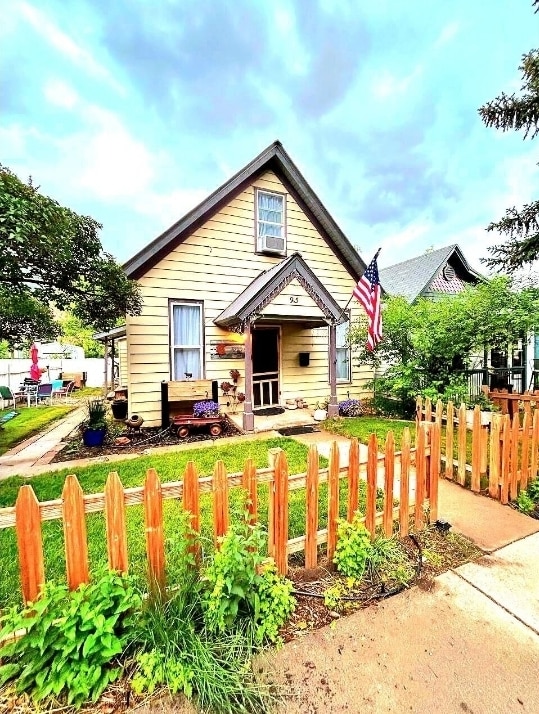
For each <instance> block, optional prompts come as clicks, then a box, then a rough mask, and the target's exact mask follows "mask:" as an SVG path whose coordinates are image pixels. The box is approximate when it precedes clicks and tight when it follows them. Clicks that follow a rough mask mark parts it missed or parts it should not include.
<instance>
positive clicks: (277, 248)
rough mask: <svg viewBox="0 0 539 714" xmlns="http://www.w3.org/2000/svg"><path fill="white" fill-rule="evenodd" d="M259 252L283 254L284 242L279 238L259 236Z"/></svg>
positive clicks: (284, 249)
mask: <svg viewBox="0 0 539 714" xmlns="http://www.w3.org/2000/svg"><path fill="white" fill-rule="evenodd" d="M259 241H260V250H261V251H262V252H263V253H285V252H286V241H285V239H284V238H281V236H270V235H266V236H260V238H259Z"/></svg>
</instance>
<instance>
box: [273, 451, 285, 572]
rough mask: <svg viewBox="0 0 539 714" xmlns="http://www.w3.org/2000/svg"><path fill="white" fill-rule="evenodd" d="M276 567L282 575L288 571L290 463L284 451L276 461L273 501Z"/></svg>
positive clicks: (278, 455)
mask: <svg viewBox="0 0 539 714" xmlns="http://www.w3.org/2000/svg"><path fill="white" fill-rule="evenodd" d="M271 516H272V520H273V534H274V548H275V556H274V558H275V565H276V566H277V572H278V573H279V574H280V575H286V572H287V570H288V553H287V545H288V463H287V460H286V454H285V453H284V451H280V452H279V453H278V454H277V458H276V459H275V498H274V500H273V513H272V514H271Z"/></svg>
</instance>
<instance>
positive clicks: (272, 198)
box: [256, 189, 286, 255]
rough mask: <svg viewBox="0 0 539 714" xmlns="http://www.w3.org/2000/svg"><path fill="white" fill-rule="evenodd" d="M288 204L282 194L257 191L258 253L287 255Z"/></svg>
mask: <svg viewBox="0 0 539 714" xmlns="http://www.w3.org/2000/svg"><path fill="white" fill-rule="evenodd" d="M285 211H286V202H285V196H284V194H282V193H270V192H269V191H261V190H259V189H257V190H256V251H257V253H273V254H276V255H285V254H286V218H285Z"/></svg>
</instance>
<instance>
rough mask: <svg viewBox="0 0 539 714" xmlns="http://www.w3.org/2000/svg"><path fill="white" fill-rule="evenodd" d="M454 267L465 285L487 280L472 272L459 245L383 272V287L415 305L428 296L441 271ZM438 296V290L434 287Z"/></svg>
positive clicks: (381, 278) (397, 264) (412, 259)
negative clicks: (414, 302)
mask: <svg viewBox="0 0 539 714" xmlns="http://www.w3.org/2000/svg"><path fill="white" fill-rule="evenodd" d="M448 263H449V264H450V265H451V266H452V267H453V268H454V269H455V272H456V274H457V276H458V278H460V279H461V280H462V282H464V283H477V282H479V281H481V280H483V279H484V278H483V276H482V275H480V274H479V273H477V272H476V271H475V270H473V269H472V268H470V266H469V264H468V262H467V261H466V258H465V257H464V255H463V253H462V251H461V249H460V248H459V246H458V245H457V244H456V243H455V244H453V245H449V246H446V247H445V248H439V249H438V250H433V251H430V252H429V253H423V255H418V256H416V257H415V258H410V260H405V261H403V262H402V263H396V264H395V265H391V266H389V267H388V268H381V269H380V283H381V284H382V287H383V288H384V290H385V291H386V292H387V293H388V294H389V295H402V296H404V297H405V298H406V299H407V300H409V302H413V301H414V300H416V299H417V298H418V297H419V296H420V295H422V294H423V293H425V292H427V291H428V290H429V288H430V287H431V286H432V283H433V281H434V280H435V278H436V277H437V276H438V275H439V273H440V271H441V270H442V269H443V268H444V267H445V266H446V265H447V264H448ZM432 289H433V291H435V292H438V291H439V288H438V287H437V286H432Z"/></svg>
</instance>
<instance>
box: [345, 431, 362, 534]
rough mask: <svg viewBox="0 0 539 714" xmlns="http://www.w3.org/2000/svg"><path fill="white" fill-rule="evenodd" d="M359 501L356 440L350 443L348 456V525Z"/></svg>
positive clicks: (357, 445) (357, 448)
mask: <svg viewBox="0 0 539 714" xmlns="http://www.w3.org/2000/svg"><path fill="white" fill-rule="evenodd" d="M358 501H359V443H358V440H357V439H352V440H351V441H350V453H349V456H348V511H347V516H346V518H347V520H348V522H349V523H351V522H352V519H353V518H354V513H355V512H356V511H357V509H358Z"/></svg>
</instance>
